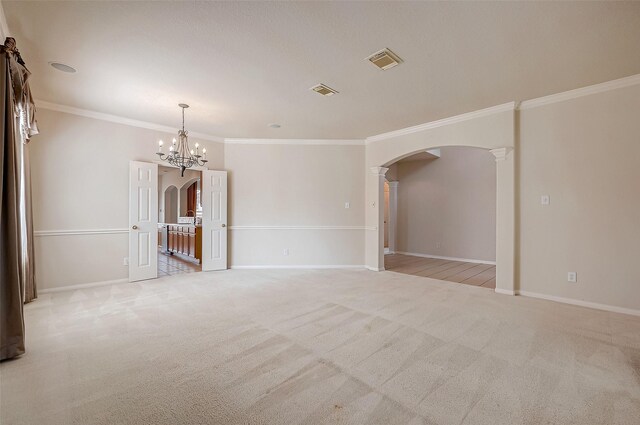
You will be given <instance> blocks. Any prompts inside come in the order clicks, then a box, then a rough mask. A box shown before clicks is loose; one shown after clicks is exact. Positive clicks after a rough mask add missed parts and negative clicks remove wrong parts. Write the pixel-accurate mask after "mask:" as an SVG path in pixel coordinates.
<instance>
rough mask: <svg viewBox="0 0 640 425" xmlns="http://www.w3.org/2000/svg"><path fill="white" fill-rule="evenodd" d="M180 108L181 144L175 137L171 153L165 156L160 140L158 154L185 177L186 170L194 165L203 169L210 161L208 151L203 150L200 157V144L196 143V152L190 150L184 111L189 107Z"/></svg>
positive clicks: (184, 105) (180, 105)
mask: <svg viewBox="0 0 640 425" xmlns="http://www.w3.org/2000/svg"><path fill="white" fill-rule="evenodd" d="M178 106H179V107H181V108H182V130H179V131H178V139H179V142H177V144H176V139H175V137H174V138H173V143H172V144H171V146H169V153H168V154H165V153H164V152H162V145H163V142H162V140H160V141H159V142H158V146H159V149H158V152H157V153H156V154H157V155H158V156H159V157H160V159H161V160H162V161H167V162H168V163H169V164H171V165H173V166H174V167H178V168H180V171H181V173H180V175H181V176H182V177H184V170H186V169H187V168H191V167H193V166H194V165H198V166H201V167H202V166H204V164H206V163H207V162H208V161H207V150H206V149H204V148H203V149H202V155H200V151H199V149H200V145H199V144H198V143H196V150H195V151H194V150H193V149H190V148H189V139H188V137H187V132H186V131H185V130H184V110H185V109H187V108H188V107H189V105H187V104H185V103H180V104H178ZM203 156H204V157H203ZM200 158H202V159H200Z"/></svg>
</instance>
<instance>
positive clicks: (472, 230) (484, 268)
mask: <svg viewBox="0 0 640 425" xmlns="http://www.w3.org/2000/svg"><path fill="white" fill-rule="evenodd" d="M387 168H389V171H387V173H386V174H385V182H384V191H385V212H384V216H385V219H384V224H385V233H384V236H385V257H384V260H385V262H384V268H385V270H391V271H394V272H396V273H403V274H409V275H414V276H421V277H428V278H431V279H436V280H442V281H449V282H454V283H462V284H465V285H473V286H477V287H483V288H486V289H493V288H494V287H495V271H496V269H495V260H496V257H495V255H496V245H495V243H496V240H495V237H496V211H495V208H496V166H495V158H494V156H493V155H492V154H491V153H490V152H489V150H487V149H481V148H476V147H465V146H447V147H442V148H438V149H432V150H429V151H424V152H419V153H417V154H415V155H412V156H409V157H405V158H403V159H401V160H399V161H397V162H395V163H393V164H390V165H389V166H388V167H387ZM390 182H392V183H395V184H394V186H395V188H392V187H391V185H390ZM391 192H393V196H392V193H391ZM391 198H394V199H393V201H394V202H391V200H392V199H391ZM392 212H394V213H395V214H393V216H395V217H394V218H395V220H394V223H393V224H394V227H395V228H396V230H397V231H396V232H395V234H394V235H393V236H394V237H393V238H390V235H389V233H390V232H389V230H390V227H391V226H390V225H391V224H392V223H391V216H392ZM394 239H395V240H394ZM391 246H393V247H394V249H393V250H392V249H390V248H389V247H391Z"/></svg>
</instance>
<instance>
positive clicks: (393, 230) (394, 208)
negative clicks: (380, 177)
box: [389, 182, 399, 253]
mask: <svg viewBox="0 0 640 425" xmlns="http://www.w3.org/2000/svg"><path fill="white" fill-rule="evenodd" d="M398 183H399V182H389V252H390V253H395V252H396V238H397V229H398Z"/></svg>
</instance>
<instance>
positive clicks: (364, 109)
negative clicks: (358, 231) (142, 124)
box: [2, 1, 640, 139]
mask: <svg viewBox="0 0 640 425" xmlns="http://www.w3.org/2000/svg"><path fill="white" fill-rule="evenodd" d="M2 5H3V7H4V10H5V13H6V18H7V22H8V25H9V28H10V30H11V32H12V35H13V36H14V37H16V39H17V41H18V47H19V48H20V50H21V52H22V53H23V57H24V59H25V61H26V62H27V65H28V67H29V68H30V69H31V71H32V72H33V85H32V90H33V92H34V95H35V96H36V97H37V98H38V99H42V100H45V101H49V102H54V103H59V104H63V105H69V106H73V107H78V108H84V109H89V110H93V111H98V112H104V113H108V114H114V115H120V116H124V117H128V118H132V119H137V120H143V121H149V122H154V123H158V124H165V125H170V126H178V125H179V122H180V110H179V108H178V107H177V104H178V103H179V102H186V103H189V104H190V105H191V108H190V109H189V110H188V111H187V118H186V119H187V129H189V130H192V131H197V132H202V133H208V134H212V135H219V136H225V137H247V138H309V139H350V138H364V137H366V136H371V135H375V134H379V133H383V132H388V131H392V130H397V129H399V128H403V127H407V126H412V125H416V124H421V123H424V122H429V121H433V120H437V119H440V118H445V117H449V116H453V115H457V114H460V113H464V112H469V111H473V110H477V109H481V108H485V107H489V106H493V105H498V104H501V103H505V102H509V101H512V100H525V99H530V98H535V97H539V96H544V95H548V94H552V93H557V92H561V91H565V90H570V89H574V88H578V87H583V86H586V85H590V84H595V83H600V82H604V81H608V80H612V79H616V78H620V77H625V76H629V75H633V74H637V73H640V53H639V52H640V50H639V47H638V46H640V2H628V3H611V2H602V3H586V2H581V3H564V2H563V3H547V2H545V3H540V2H535V3H522V2H508V3H507V2H500V3H485V2H477V3H458V2H444V3H433V2H415V3H402V2H386V3H379V2H377V3H371V2H367V3H365V2H353V3H351V2H317V3H316V2H299V3H290V2H285V3H276V2H259V3H248V2H224V3H218V2H215V3H213V2H119V3H115V2H53V1H46V2H25V1H2ZM384 47H388V48H390V49H392V50H393V51H394V52H395V53H397V54H398V55H399V56H400V57H401V58H402V59H403V60H404V63H403V64H402V65H400V66H398V67H395V68H393V69H390V70H388V71H380V70H378V69H377V68H375V67H374V66H373V65H371V64H370V63H368V62H367V61H365V60H364V58H365V57H367V56H368V55H369V54H371V53H373V52H376V51H378V50H380V49H382V48H384ZM49 61H58V62H63V63H66V64H69V65H71V66H73V67H75V68H77V69H78V73H76V74H64V73H61V72H59V71H56V70H54V69H53V68H51V67H49V66H48V64H47V63H48V62H49ZM320 82H322V83H325V84H327V85H329V86H330V87H332V88H335V89H336V90H338V91H339V92H340V93H339V94H338V95H335V96H331V97H323V96H320V95H318V94H316V93H314V92H312V91H310V90H309V88H310V87H311V86H313V85H314V84H316V83H320ZM269 123H279V124H281V125H282V128H280V129H272V128H268V127H267V125H268V124H269Z"/></svg>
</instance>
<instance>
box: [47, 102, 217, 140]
mask: <svg viewBox="0 0 640 425" xmlns="http://www.w3.org/2000/svg"><path fill="white" fill-rule="evenodd" d="M35 103H36V108H41V109H48V110H50V111H57V112H64V113H67V114H72V115H79V116H82V117H87V118H93V119H96V120H101V121H108V122H113V123H117V124H124V125H128V126H131V127H138V128H146V129H147V130H155V131H162V132H164V133H177V132H178V127H170V126H166V125H161V124H156V123H152V122H148V121H140V120H134V119H131V118H125V117H121V116H118V115H111V114H105V113H102V112H96V111H91V110H88V109H81V108H75V107H73V106H67V105H60V104H57V103H52V102H47V101H44V100H39V99H36V101H35ZM189 136H190V137H193V138H195V139H200V140H210V141H212V142H219V143H223V142H224V138H223V137H219V136H213V135H210V134H205V133H198V132H195V131H190V132H189Z"/></svg>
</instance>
